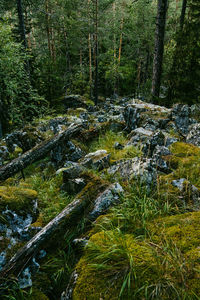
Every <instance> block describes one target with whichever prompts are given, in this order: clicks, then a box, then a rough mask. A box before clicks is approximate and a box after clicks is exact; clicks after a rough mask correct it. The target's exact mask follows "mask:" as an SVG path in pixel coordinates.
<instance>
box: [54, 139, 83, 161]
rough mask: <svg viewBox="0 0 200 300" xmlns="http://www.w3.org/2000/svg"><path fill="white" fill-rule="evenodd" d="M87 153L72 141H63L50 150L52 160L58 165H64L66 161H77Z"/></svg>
mask: <svg viewBox="0 0 200 300" xmlns="http://www.w3.org/2000/svg"><path fill="white" fill-rule="evenodd" d="M84 155H85V153H84V152H83V151H82V150H81V148H80V147H77V146H76V145H74V144H73V143H72V142H70V141H69V142H67V143H63V144H62V145H58V146H57V147H56V148H54V149H53V150H52V151H51V152H50V157H51V161H52V162H53V163H55V164H56V166H60V165H62V164H63V163H64V162H65V161H72V162H76V161H78V160H79V159H80V158H82V157H83V156H84Z"/></svg>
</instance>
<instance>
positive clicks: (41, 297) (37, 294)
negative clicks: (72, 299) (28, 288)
mask: <svg viewBox="0 0 200 300" xmlns="http://www.w3.org/2000/svg"><path fill="white" fill-rule="evenodd" d="M30 299H31V300H49V298H48V297H47V296H46V295H45V294H44V293H42V292H41V291H40V290H37V289H34V288H33V290H32V294H31V297H30Z"/></svg>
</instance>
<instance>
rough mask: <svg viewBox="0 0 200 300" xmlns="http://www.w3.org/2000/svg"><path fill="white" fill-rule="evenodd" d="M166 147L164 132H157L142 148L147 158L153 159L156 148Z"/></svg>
mask: <svg viewBox="0 0 200 300" xmlns="http://www.w3.org/2000/svg"><path fill="white" fill-rule="evenodd" d="M164 145H165V135H164V134H163V133H162V131H160V130H159V131H157V132H155V133H154V134H153V135H152V136H151V138H150V139H149V140H148V141H147V143H146V144H145V145H144V147H143V148H142V151H143V152H144V154H145V155H146V156H149V157H151V156H152V155H153V152H154V149H155V148H156V146H164Z"/></svg>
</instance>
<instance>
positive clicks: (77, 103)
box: [63, 95, 87, 108]
mask: <svg viewBox="0 0 200 300" xmlns="http://www.w3.org/2000/svg"><path fill="white" fill-rule="evenodd" d="M63 104H64V106H65V108H78V107H83V108H86V107H87V104H86V103H85V101H84V99H83V97H82V96H80V95H69V96H65V97H64V100H63Z"/></svg>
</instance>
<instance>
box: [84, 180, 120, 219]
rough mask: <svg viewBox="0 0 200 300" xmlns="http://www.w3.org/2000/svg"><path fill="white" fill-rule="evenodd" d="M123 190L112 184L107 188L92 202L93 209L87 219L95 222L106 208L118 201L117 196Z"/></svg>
mask: <svg viewBox="0 0 200 300" xmlns="http://www.w3.org/2000/svg"><path fill="white" fill-rule="evenodd" d="M122 192H123V188H122V186H121V185H120V184H119V183H115V184H112V185H111V186H110V187H108V188H107V189H106V190H105V191H104V192H103V193H102V194H101V195H100V196H99V197H98V198H97V199H96V200H95V202H94V208H93V210H92V212H91V213H90V214H89V219H91V220H95V219H96V218H97V217H99V216H100V215H102V214H103V213H104V212H105V211H107V210H108V208H109V207H110V206H111V205H113V204H115V203H117V202H118V201H119V196H120V194H121V193H122Z"/></svg>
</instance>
